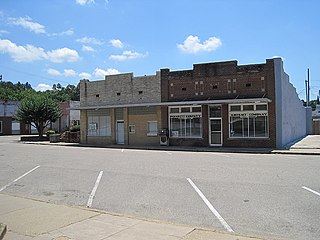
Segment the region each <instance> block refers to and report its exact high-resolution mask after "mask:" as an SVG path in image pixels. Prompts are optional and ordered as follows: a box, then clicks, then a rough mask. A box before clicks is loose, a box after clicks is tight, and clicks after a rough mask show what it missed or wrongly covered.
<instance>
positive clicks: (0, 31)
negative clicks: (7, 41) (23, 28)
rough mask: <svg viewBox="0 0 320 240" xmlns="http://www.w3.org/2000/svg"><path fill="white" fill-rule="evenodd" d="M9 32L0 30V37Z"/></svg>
mask: <svg viewBox="0 0 320 240" xmlns="http://www.w3.org/2000/svg"><path fill="white" fill-rule="evenodd" d="M8 33H9V32H8V31H7V30H0V36H1V35H4V34H8Z"/></svg>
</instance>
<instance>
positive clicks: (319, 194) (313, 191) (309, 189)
mask: <svg viewBox="0 0 320 240" xmlns="http://www.w3.org/2000/svg"><path fill="white" fill-rule="evenodd" d="M302 188H303V189H304V190H307V191H309V192H312V193H314V194H316V195H318V196H319V197H320V193H318V192H317V191H315V190H312V189H311V188H307V187H305V186H302Z"/></svg>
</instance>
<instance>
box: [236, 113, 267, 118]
mask: <svg viewBox="0 0 320 240" xmlns="http://www.w3.org/2000/svg"><path fill="white" fill-rule="evenodd" d="M267 116H268V113H267V112H251V113H249V112H247V113H230V117H239V118H247V117H267Z"/></svg>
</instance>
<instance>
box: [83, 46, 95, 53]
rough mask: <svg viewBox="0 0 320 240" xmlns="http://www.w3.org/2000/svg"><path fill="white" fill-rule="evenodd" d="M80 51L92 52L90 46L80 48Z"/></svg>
mask: <svg viewBox="0 0 320 240" xmlns="http://www.w3.org/2000/svg"><path fill="white" fill-rule="evenodd" d="M82 51H84V52H94V49H93V48H92V47H90V46H87V45H83V46H82Z"/></svg>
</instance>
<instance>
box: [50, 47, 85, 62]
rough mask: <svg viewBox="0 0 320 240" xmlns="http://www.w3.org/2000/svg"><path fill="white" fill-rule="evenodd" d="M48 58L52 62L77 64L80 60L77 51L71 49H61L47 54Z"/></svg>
mask: <svg viewBox="0 0 320 240" xmlns="http://www.w3.org/2000/svg"><path fill="white" fill-rule="evenodd" d="M47 58H48V59H49V61H51V62H55V63H61V62H76V61H78V60H79V59H80V57H79V54H78V52H77V51H76V50H72V49H70V48H60V49H56V50H52V51H48V52H47Z"/></svg>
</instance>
